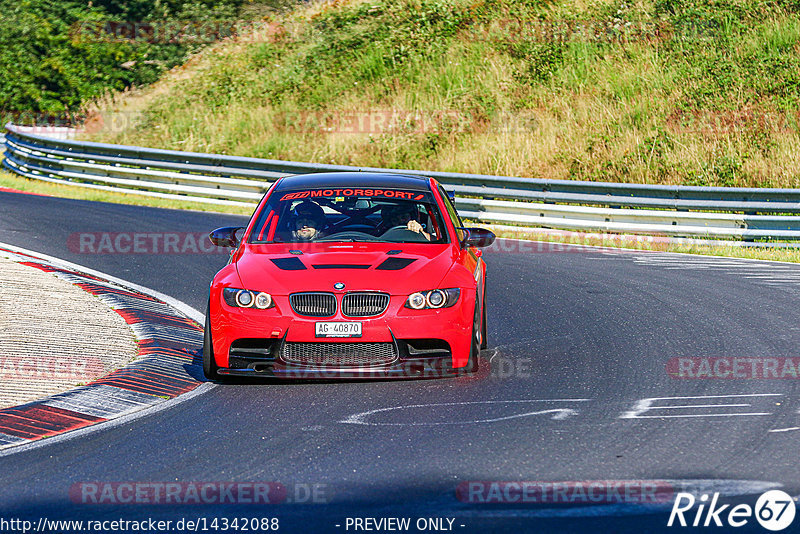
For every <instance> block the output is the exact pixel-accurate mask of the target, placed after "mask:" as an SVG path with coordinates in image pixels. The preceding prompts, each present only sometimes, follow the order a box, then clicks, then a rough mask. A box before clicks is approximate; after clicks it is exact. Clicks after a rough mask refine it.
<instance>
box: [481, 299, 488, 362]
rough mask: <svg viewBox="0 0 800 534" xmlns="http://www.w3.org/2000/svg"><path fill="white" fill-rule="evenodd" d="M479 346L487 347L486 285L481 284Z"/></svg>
mask: <svg viewBox="0 0 800 534" xmlns="http://www.w3.org/2000/svg"><path fill="white" fill-rule="evenodd" d="M481 310H482V311H481V315H482V318H481V348H482V349H488V348H489V337H488V335H487V331H488V327H487V326H486V285H484V286H483V306H481Z"/></svg>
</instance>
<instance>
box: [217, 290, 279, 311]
mask: <svg viewBox="0 0 800 534" xmlns="http://www.w3.org/2000/svg"><path fill="white" fill-rule="evenodd" d="M222 298H223V299H225V302H226V303H227V304H228V306H233V307H234V308H253V307H255V308H258V309H260V310H265V309H267V308H272V307H273V306H275V301H273V300H272V295H270V294H269V293H264V292H255V291H249V290H247V289H237V288H233V287H226V288H225V289H223V290H222Z"/></svg>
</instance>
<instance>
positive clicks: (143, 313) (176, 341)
mask: <svg viewBox="0 0 800 534" xmlns="http://www.w3.org/2000/svg"><path fill="white" fill-rule="evenodd" d="M0 255H2V256H5V257H7V258H9V259H11V260H13V261H16V262H18V263H20V264H23V265H27V266H30V267H34V268H37V269H41V270H42V271H45V272H49V273H53V274H54V275H55V276H57V277H59V278H61V279H63V280H66V281H68V282H70V283H71V284H73V285H75V286H77V287H79V288H81V289H83V290H84V291H87V292H89V293H91V294H93V295H95V296H97V297H98V298H99V299H100V300H101V301H103V302H104V303H105V304H107V305H108V306H109V307H110V308H112V309H113V310H114V311H116V312H117V313H118V314H119V315H120V316H121V317H122V318H123V319H124V320H125V322H127V323H128V324H129V325H130V326H131V329H132V330H133V332H134V336H135V337H136V342H137V344H138V346H139V354H138V356H137V358H136V360H135V361H134V362H132V363H131V364H129V365H127V366H125V367H122V368H120V369H117V370H116V371H114V372H112V373H110V374H108V375H106V376H105V377H103V378H101V379H99V380H97V381H95V382H92V383H91V384H88V385H86V386H82V387H78V388H76V389H74V390H71V391H68V392H65V393H59V394H57V395H52V396H50V397H46V398H43V399H40V400H37V401H33V402H30V403H27V404H23V405H20V406H15V407H12V408H5V409H0V450H2V449H6V448H10V447H14V446H17V445H22V444H26V443H31V442H34V441H37V440H40V439H42V438H45V437H51V436H55V435H58V434H63V433H65V432H70V431H73V430H77V429H81V428H85V427H88V426H91V425H95V424H98V423H103V422H106V421H110V420H112V419H117V418H120V417H123V416H127V415H130V414H132V413H134V412H136V411H139V410H144V409H146V408H150V407H153V406H155V405H158V404H160V403H165V402H167V401H168V400H170V399H174V398H175V397H177V396H179V395H182V394H184V393H187V392H190V391H192V390H194V389H196V388H197V387H198V386H200V385H201V384H202V383H203V382H204V378H203V372H202V348H203V327H202V326H201V325H200V323H199V320H201V319H202V317H201V316H200V317H198V316H199V314H198V313H197V312H196V310H192V309H191V308H189V307H188V306H186V305H185V304H182V303H178V304H179V306H180V307H181V308H183V310H179V309H177V307H176V305H175V304H176V303H177V301H174V299H170V298H169V297H166V296H164V295H160V294H158V293H156V292H153V291H149V290H146V288H141V287H139V286H135V285H134V284H127V283H125V282H124V281H121V280H118V279H113V277H106V276H103V275H101V274H100V273H92V272H90V271H91V270H89V269H83V268H80V267H79V266H73V265H72V264H69V263H68V262H63V261H60V260H58V259H57V258H50V257H48V256H44V255H40V254H36V253H33V252H30V251H25V250H24V249H19V248H17V247H12V246H10V245H3V244H0ZM159 297H161V298H159ZM165 300H170V301H172V302H171V303H168V302H165ZM187 312H190V313H187ZM191 312H193V313H191ZM189 315H192V316H194V317H191V318H190V317H189Z"/></svg>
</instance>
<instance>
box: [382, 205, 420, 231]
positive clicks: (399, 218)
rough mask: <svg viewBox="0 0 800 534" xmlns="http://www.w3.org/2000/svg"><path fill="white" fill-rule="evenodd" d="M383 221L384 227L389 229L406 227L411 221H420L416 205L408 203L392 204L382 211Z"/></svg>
mask: <svg viewBox="0 0 800 534" xmlns="http://www.w3.org/2000/svg"><path fill="white" fill-rule="evenodd" d="M381 219H382V220H383V223H384V225H386V226H387V227H389V228H391V227H393V226H405V225H406V224H408V221H410V220H418V219H419V212H418V211H417V206H416V205H415V204H411V203H407V202H403V203H402V204H391V205H389V206H384V207H383V208H382V209H381Z"/></svg>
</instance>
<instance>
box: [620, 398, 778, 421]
mask: <svg viewBox="0 0 800 534" xmlns="http://www.w3.org/2000/svg"><path fill="white" fill-rule="evenodd" d="M782 395H783V394H782V393H753V394H744V395H702V396H696V397H649V398H645V399H640V400H638V401H636V404H635V405H634V408H633V409H632V410H629V411H626V412H623V413H622V415H620V416H619V418H620V419H668V418H678V417H681V418H686V417H743V416H762V415H772V413H771V412H739V413H700V414H680V415H660V414H659V415H641V414H643V413H645V412H648V411H655V410H669V409H679V408H683V409H693V408H709V409H712V408H713V409H717V408H731V407H738V408H741V407H744V408H747V407H750V406H752V404H749V403H748V404H699V405H666V406H659V405H654V403H655V402H658V401H673V400H697V399H738V398H743V397H747V398H752V397H780V396H782Z"/></svg>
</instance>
